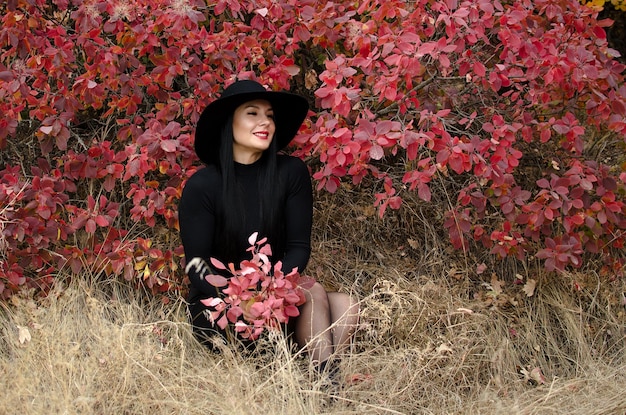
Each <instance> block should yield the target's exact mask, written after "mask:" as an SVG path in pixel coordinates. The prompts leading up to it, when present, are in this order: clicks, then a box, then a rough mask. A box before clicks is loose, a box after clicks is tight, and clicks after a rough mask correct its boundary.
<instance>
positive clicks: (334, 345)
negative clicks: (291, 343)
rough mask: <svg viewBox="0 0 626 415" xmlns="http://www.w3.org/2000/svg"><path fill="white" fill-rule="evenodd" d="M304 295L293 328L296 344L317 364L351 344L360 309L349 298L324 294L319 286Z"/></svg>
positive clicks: (335, 294) (317, 284) (343, 295)
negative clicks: (303, 302) (304, 348)
mask: <svg viewBox="0 0 626 415" xmlns="http://www.w3.org/2000/svg"><path fill="white" fill-rule="evenodd" d="M304 295H305V298H306V303H305V304H304V305H302V307H301V308H300V316H298V319H297V321H296V326H295V335H296V341H297V342H298V344H299V345H300V347H305V346H306V347H307V349H308V353H309V355H310V357H311V361H312V362H313V363H315V364H320V363H322V362H325V361H327V360H328V359H329V358H330V357H331V355H332V354H333V353H335V352H341V351H343V349H344V348H345V346H347V345H348V344H349V343H350V337H351V336H352V333H353V332H354V329H355V328H356V326H357V324H358V315H359V308H358V305H357V304H356V303H355V302H354V301H353V300H352V298H351V297H350V296H349V295H347V294H343V293H336V292H332V293H326V290H325V289H324V287H323V286H322V285H321V284H320V283H315V284H314V285H313V286H312V287H311V288H310V289H308V290H304Z"/></svg>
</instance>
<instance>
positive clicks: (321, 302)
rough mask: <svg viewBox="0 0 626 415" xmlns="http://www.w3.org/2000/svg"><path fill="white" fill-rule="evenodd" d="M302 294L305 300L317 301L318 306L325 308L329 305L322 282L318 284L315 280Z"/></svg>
mask: <svg viewBox="0 0 626 415" xmlns="http://www.w3.org/2000/svg"><path fill="white" fill-rule="evenodd" d="M304 296H305V298H306V301H307V302H309V301H311V302H313V303H317V305H318V306H324V307H326V308H328V306H329V299H328V295H327V294H326V289H324V287H323V286H322V284H320V283H319V282H316V283H315V284H313V286H312V287H311V288H309V289H307V290H305V291H304Z"/></svg>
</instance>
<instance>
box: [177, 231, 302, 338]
mask: <svg viewBox="0 0 626 415" xmlns="http://www.w3.org/2000/svg"><path fill="white" fill-rule="evenodd" d="M257 237H258V233H257V232H255V233H253V234H252V235H250V237H249V238H248V242H249V243H250V248H248V249H247V251H248V252H251V253H252V258H251V259H250V260H244V261H242V262H241V264H240V265H239V269H235V266H234V264H232V263H230V264H228V267H226V266H225V265H224V264H223V263H222V262H220V261H219V260H217V259H215V258H211V264H212V265H213V267H215V268H216V269H219V270H227V271H228V272H229V273H230V274H231V275H232V276H231V277H229V278H226V277H224V276H222V275H218V274H212V273H210V274H208V275H206V276H205V279H206V280H207V282H209V284H211V285H213V286H215V287H217V288H218V289H220V291H221V293H223V294H224V295H223V296H222V297H215V298H207V299H205V300H200V301H201V302H202V303H203V304H204V305H206V306H207V307H210V309H211V310H207V311H206V312H207V313H208V315H209V319H210V320H211V321H212V322H213V323H214V324H217V326H218V327H219V328H221V329H222V330H223V329H225V328H226V327H227V326H228V324H229V323H232V324H233V325H234V330H235V333H237V334H238V335H239V336H240V337H241V338H243V339H248V340H256V339H258V338H259V336H260V335H261V333H262V332H263V330H265V329H279V328H280V327H281V324H284V323H287V322H288V321H289V318H290V317H297V316H298V315H299V314H300V312H299V310H298V306H299V305H301V304H303V303H304V301H305V298H304V293H303V292H302V288H307V287H310V286H311V285H312V284H313V281H312V280H311V279H308V278H305V277H301V276H300V274H299V273H298V269H297V268H294V269H293V270H291V272H289V273H288V274H285V273H284V272H283V270H282V263H281V262H280V261H279V262H277V263H276V264H274V265H272V263H271V262H270V259H269V257H270V256H271V255H272V249H271V247H270V245H269V244H268V243H267V238H263V239H261V240H259V241H257ZM198 260H199V261H202V260H201V259H200V258H194V259H193V260H192V261H198ZM202 262H204V261H202ZM189 265H191V266H193V264H192V263H191V262H190V264H189ZM198 265H199V264H197V263H196V264H195V266H198ZM204 265H206V263H204Z"/></svg>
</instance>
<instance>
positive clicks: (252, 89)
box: [220, 79, 266, 99]
mask: <svg viewBox="0 0 626 415" xmlns="http://www.w3.org/2000/svg"><path fill="white" fill-rule="evenodd" d="M256 92H266V89H265V88H263V85H261V84H260V83H258V82H256V81H251V80H247V79H246V80H242V81H237V82H235V83H233V84H231V85H230V86H229V87H228V88H226V89H225V90H224V92H222V95H221V96H220V99H223V98H228V97H232V96H235V95H239V94H250V93H256Z"/></svg>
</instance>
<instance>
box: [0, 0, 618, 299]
mask: <svg viewBox="0 0 626 415" xmlns="http://www.w3.org/2000/svg"><path fill="white" fill-rule="evenodd" d="M0 12H1V13H0V15H1V16H2V17H1V18H2V22H1V25H0V45H1V46H2V49H1V52H0V148H1V149H2V150H1V153H0V170H1V171H0V175H1V176H0V232H1V237H0V296H2V297H5V298H6V297H8V296H10V295H11V293H13V292H15V291H16V290H18V289H20V288H22V287H26V286H33V285H34V286H38V287H43V288H45V287H47V286H48V285H49V284H50V283H51V282H52V281H53V279H54V276H55V274H56V273H58V272H59V271H70V272H72V273H81V272H85V271H86V270H89V271H90V272H105V273H106V274H108V275H119V276H123V277H124V278H126V279H127V280H132V281H136V282H138V283H141V284H144V285H145V286H147V287H149V288H150V289H152V290H153V291H155V292H157V291H161V292H165V291H168V290H171V289H176V288H179V287H180V286H181V282H182V278H183V277H182V267H181V261H182V250H181V247H180V241H179V240H178V238H177V236H176V229H177V226H178V225H177V217H176V215H177V213H176V206H177V202H178V199H179V197H180V193H181V188H182V186H183V185H184V181H185V179H186V178H187V177H189V175H191V174H192V173H193V172H194V171H195V170H196V169H197V168H198V166H199V163H198V161H197V159H196V158H195V155H194V154H193V151H192V148H193V145H192V144H193V131H194V127H195V124H196V122H197V120H198V117H199V114H200V111H201V110H202V108H203V107H204V106H205V105H206V104H207V103H208V102H210V101H211V100H212V99H214V98H215V97H216V96H217V95H218V94H219V92H220V90H221V87H222V86H223V85H225V84H228V83H229V82H231V81H233V80H234V79H235V78H237V77H239V78H257V79H259V80H260V81H261V82H263V83H265V84H267V85H268V86H269V87H271V88H274V89H292V90H294V91H297V92H300V93H303V94H305V95H307V96H308V97H309V98H310V100H311V103H312V104H313V108H314V111H313V113H312V114H311V117H310V120H309V121H308V122H307V123H306V125H305V126H304V127H303V129H302V130H301V135H299V136H298V137H297V139H296V140H295V142H294V146H293V147H292V150H293V152H294V154H296V155H298V156H300V157H303V158H305V159H307V161H308V162H309V164H310V166H311V167H312V169H313V172H312V173H313V177H314V179H315V181H316V183H317V188H318V189H320V190H321V189H325V190H327V191H330V192H334V191H336V190H337V189H338V188H339V187H340V186H342V183H350V182H351V183H352V184H355V185H358V184H362V183H367V185H368V186H373V189H374V191H375V193H376V194H375V197H374V198H373V200H372V202H373V203H374V204H375V205H376V206H377V207H378V209H379V210H378V211H379V215H380V216H381V217H382V216H383V215H384V214H385V212H386V211H387V209H388V208H391V209H399V208H401V205H402V203H403V200H405V199H407V198H406V196H407V195H408V192H415V191H416V192H417V195H418V197H419V198H420V199H421V200H423V201H424V202H428V203H436V204H440V205H441V207H442V209H443V210H445V212H446V213H445V222H444V223H443V224H442V226H444V227H445V229H446V230H447V232H448V233H449V236H450V240H451V243H452V244H453V246H455V247H456V248H458V249H487V250H489V251H490V252H491V253H492V254H494V255H496V256H498V257H509V256H512V257H515V258H517V259H519V260H520V261H527V260H528V259H530V258H532V257H536V258H539V259H541V260H542V261H544V265H545V267H546V269H547V270H549V271H553V270H556V271H559V270H565V269H567V268H571V267H574V268H575V267H581V266H582V265H583V263H584V262H585V261H586V260H588V259H589V258H600V259H601V260H603V261H604V268H603V272H605V273H606V274H607V275H611V276H614V275H618V274H621V273H622V272H623V260H624V258H623V255H620V254H619V253H620V252H621V251H622V248H623V245H624V231H625V229H626V207H625V205H624V196H625V181H626V173H625V170H626V164H625V162H624V158H623V153H624V151H623V150H624V143H625V138H626V86H625V85H624V66H623V65H622V64H620V63H619V62H618V61H617V60H616V59H615V57H616V56H617V55H618V53H617V52H616V51H614V50H612V49H610V48H609V47H608V44H607V40H606V35H605V28H606V27H607V25H609V24H610V22H608V21H598V20H597V19H596V16H597V10H594V9H591V8H587V7H585V6H581V5H580V4H579V3H578V2H576V1H574V0H537V1H528V0H526V1H517V2H500V1H497V0H495V1H494V0H478V1H458V0H445V1H444V0H422V1H417V2H416V1H398V0H388V1H384V2H382V1H377V0H370V1H362V2H337V3H332V2H315V1H309V0H304V1H297V2H295V1H287V0H281V1H269V0H267V1H265V0H258V1H250V2H239V1H230V0H217V1H210V2H207V1H203V0H142V1H124V0H116V1H103V0H85V1H78V0H52V1H46V0H9V1H8V2H4V4H3V5H0ZM607 148H611V149H616V151H614V152H612V153H610V154H608V153H607V152H606V151H605V149H607ZM365 178H368V180H367V181H366V182H364V179H365ZM435 179H437V180H435ZM438 186H447V187H446V192H448V193H449V192H450V191H452V192H453V193H452V194H453V199H452V200H451V203H450V201H447V200H445V197H443V194H444V193H445V192H444V191H443V190H442V189H441V188H438ZM372 220H374V219H372ZM594 255H595V257H594Z"/></svg>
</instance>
